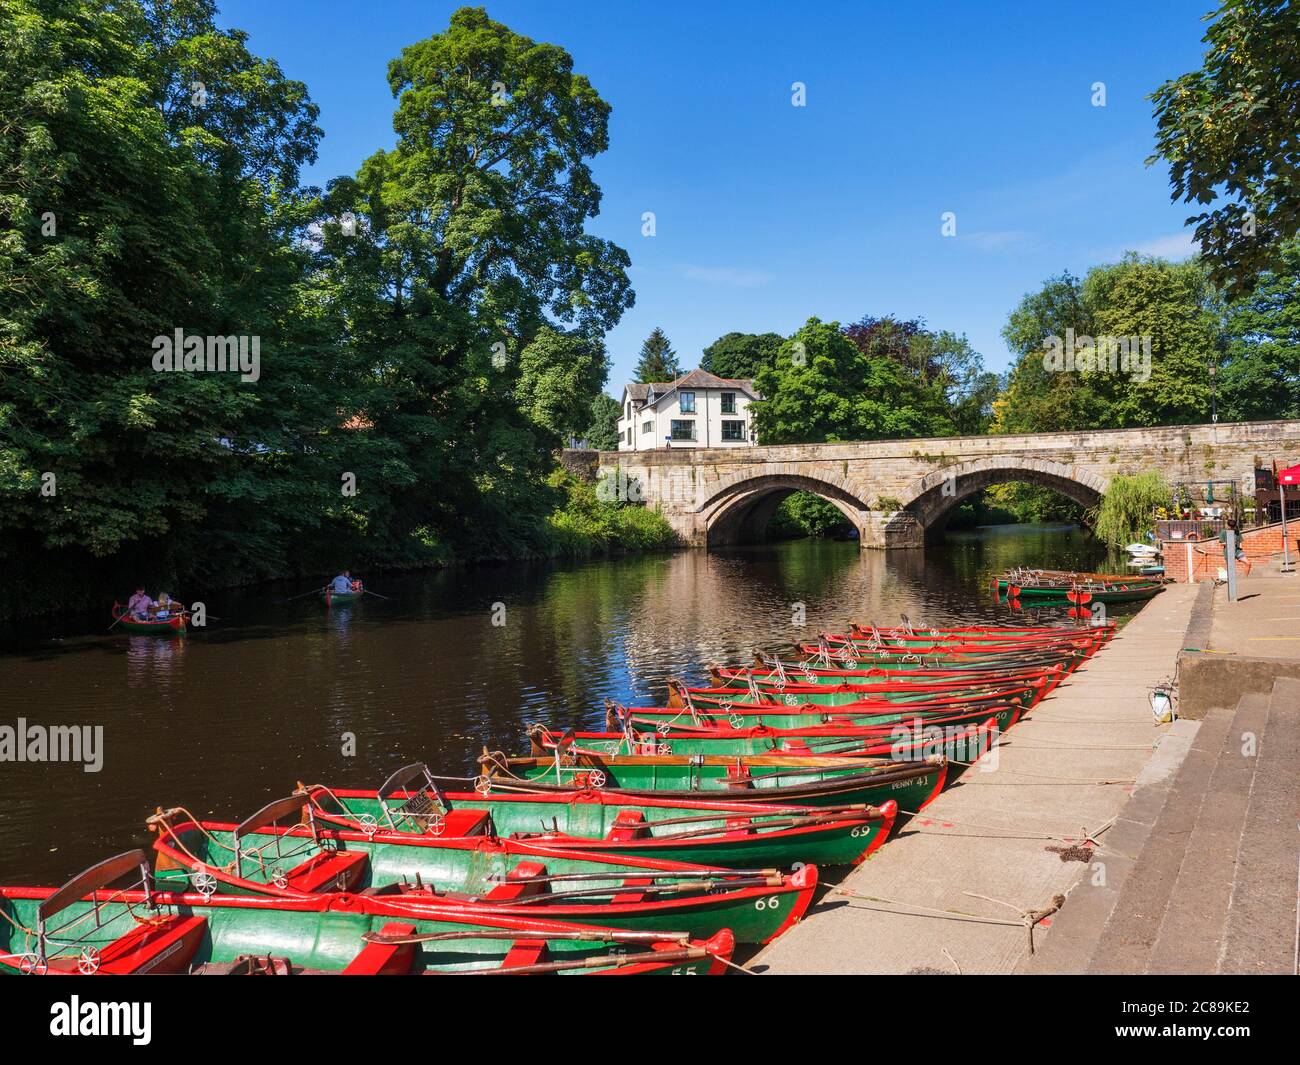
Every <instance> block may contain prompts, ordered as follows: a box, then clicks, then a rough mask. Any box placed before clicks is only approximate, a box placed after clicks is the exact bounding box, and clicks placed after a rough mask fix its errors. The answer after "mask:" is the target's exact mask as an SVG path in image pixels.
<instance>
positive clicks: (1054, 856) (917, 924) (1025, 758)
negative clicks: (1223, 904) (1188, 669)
mask: <svg viewBox="0 0 1300 1065" xmlns="http://www.w3.org/2000/svg"><path fill="white" fill-rule="evenodd" d="M1198 591H1199V589H1198V588H1196V587H1195V586H1192V585H1173V586H1170V587H1169V588H1167V589H1166V590H1165V591H1164V592H1163V593H1161V595H1159V596H1158V597H1157V598H1156V599H1155V600H1153V601H1152V602H1151V603H1150V604H1148V605H1147V606H1146V607H1145V608H1144V609H1143V610H1142V611H1141V613H1140V614H1138V616H1137V617H1136V618H1134V619H1133V620H1132V621H1131V622H1129V623H1128V625H1126V626H1125V627H1124V628H1123V629H1122V630H1121V632H1120V633H1119V634H1118V635H1116V637H1115V638H1114V640H1112V641H1111V643H1110V644H1109V645H1108V646H1107V647H1106V648H1105V649H1104V650H1102V651H1101V652H1099V653H1098V654H1097V655H1095V656H1094V657H1093V658H1092V659H1091V660H1090V661H1089V662H1088V663H1086V664H1085V665H1084V666H1083V667H1082V668H1081V669H1080V670H1079V671H1078V672H1077V673H1076V674H1074V675H1073V676H1072V677H1071V679H1070V681H1069V682H1068V683H1067V684H1065V685H1063V686H1062V687H1060V688H1058V689H1057V690H1056V691H1055V692H1053V693H1052V695H1050V696H1048V698H1047V699H1045V700H1044V701H1043V702H1042V703H1041V704H1040V705H1039V706H1038V707H1036V708H1035V709H1034V711H1033V713H1032V714H1030V715H1029V716H1028V717H1027V718H1026V719H1025V720H1023V721H1021V722H1019V723H1018V724H1017V725H1016V726H1015V728H1014V729H1013V730H1012V731H1011V732H1010V733H1009V734H1008V735H1007V737H1006V738H1005V739H1004V741H1003V742H1002V744H1000V745H999V747H998V748H997V749H996V752H994V754H993V755H992V756H986V759H984V760H981V762H980V763H978V764H977V765H976V766H974V767H972V768H971V769H970V770H968V771H967V772H966V773H965V774H964V775H963V776H962V778H961V779H960V780H959V781H958V782H957V783H956V784H955V785H954V786H953V787H951V788H949V789H948V790H946V791H945V792H944V793H943V794H942V795H940V796H939V797H938V798H937V799H936V800H935V801H934V802H933V803H932V804H931V805H930V806H928V807H927V808H926V810H925V812H924V815H923V816H921V817H918V818H915V819H914V820H912V821H911V822H910V823H908V824H906V825H904V826H903V828H902V830H901V832H900V833H899V835H898V836H896V837H895V838H893V839H891V840H890V842H889V844H888V845H887V846H886V847H884V848H882V849H881V851H880V852H879V853H878V854H877V855H875V856H874V857H873V858H872V859H871V860H870V861H868V862H866V863H865V864H864V865H862V866H861V867H859V868H858V869H856V870H854V871H853V872H852V873H851V874H850V875H849V876H847V877H846V878H845V879H844V880H842V881H841V882H840V884H839V885H838V887H837V888H834V889H832V890H831V891H830V892H829V893H828V894H827V895H826V896H825V897H824V898H823V899H822V900H821V901H820V903H819V904H818V905H817V906H815V907H814V908H813V910H812V911H811V913H810V915H809V916H808V917H807V918H805V919H804V921H803V922H801V923H800V924H799V925H798V926H797V927H796V928H794V929H793V930H792V931H790V932H789V933H787V934H786V935H785V936H783V937H782V938H781V939H780V940H778V941H777V942H776V943H774V944H772V945H771V946H770V947H768V948H766V949H765V950H764V951H762V952H761V953H760V954H759V955H758V956H756V958H755V959H754V960H753V962H752V963H751V968H753V969H755V970H756V971H760V972H768V973H773V974H798V973H874V974H883V973H889V974H897V975H902V974H908V973H954V974H956V973H962V974H970V973H1011V972H1014V971H1016V970H1017V968H1018V967H1020V966H1021V965H1022V963H1023V962H1024V961H1025V959H1026V958H1027V957H1029V954H1030V948H1029V936H1028V933H1027V931H1026V927H1025V925H1024V921H1023V917H1024V915H1025V914H1029V913H1032V912H1033V911H1042V910H1048V909H1051V908H1053V907H1054V906H1055V905H1056V899H1057V898H1058V896H1066V897H1067V898H1069V897H1070V896H1071V894H1072V892H1073V891H1074V889H1075V888H1076V887H1077V886H1078V885H1079V884H1080V883H1081V882H1082V881H1083V880H1084V879H1085V878H1087V877H1092V876H1095V875H1096V870H1095V866H1096V864H1097V863H1096V859H1097V858H1098V857H1099V856H1103V855H1107V854H1108V853H1109V847H1110V841H1111V839H1112V838H1113V837H1112V835H1111V833H1112V832H1113V829H1109V828H1108V826H1110V825H1113V824H1114V823H1115V822H1116V819H1117V818H1118V817H1119V816H1120V814H1121V811H1122V810H1123V809H1124V807H1125V804H1126V803H1127V802H1128V800H1129V798H1130V797H1131V796H1132V795H1133V794H1134V792H1135V790H1136V789H1137V788H1138V786H1139V783H1142V784H1145V783H1146V780H1147V777H1146V776H1144V770H1146V768H1147V767H1148V765H1150V764H1152V763H1153V762H1154V759H1153V754H1154V753H1155V752H1157V751H1158V750H1159V748H1158V747H1157V746H1156V744H1158V743H1161V741H1162V740H1166V739H1168V740H1171V742H1172V743H1173V744H1174V745H1175V746H1176V745H1177V744H1179V743H1181V742H1183V741H1182V740H1181V738H1179V739H1173V738H1172V737H1170V736H1169V735H1168V734H1169V733H1171V732H1173V731H1174V729H1176V728H1177V726H1155V725H1153V723H1152V714H1151V708H1150V705H1149V702H1148V692H1149V690H1150V689H1151V688H1154V687H1155V686H1157V685H1159V684H1162V683H1166V682H1168V681H1169V680H1171V679H1172V677H1173V673H1174V669H1175V665H1176V663H1177V657H1178V652H1179V650H1180V649H1181V648H1182V647H1183V645H1184V639H1185V636H1186V633H1187V630H1188V626H1189V624H1190V623H1191V620H1192V618H1193V616H1194V613H1195V604H1196V599H1197V595H1198ZM1180 731H1181V730H1180ZM1173 749H1174V748H1169V749H1166V754H1170V753H1171V752H1172V750H1173ZM1159 771H1160V769H1159V763H1156V764H1155V766H1154V767H1153V768H1152V769H1150V770H1148V771H1147V773H1148V775H1149V774H1150V773H1154V772H1159ZM1088 836H1091V837H1092V838H1093V839H1094V840H1095V841H1096V847H1095V848H1094V847H1092V846H1087V845H1084V844H1085V839H1086V837H1088ZM1076 859H1082V860H1076ZM1069 905H1070V904H1069V903H1068V902H1067V903H1066V906H1067V909H1068V907H1069ZM1051 920H1052V918H1050V917H1049V918H1046V919H1044V920H1043V921H1041V922H1039V923H1038V925H1037V929H1036V931H1035V936H1036V937H1037V941H1038V942H1039V943H1041V942H1042V941H1043V939H1044V933H1046V938H1047V940H1048V941H1049V942H1050V937H1051V932H1050V925H1051Z"/></svg>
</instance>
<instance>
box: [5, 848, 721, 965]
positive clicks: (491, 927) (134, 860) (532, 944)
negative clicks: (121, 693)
mask: <svg viewBox="0 0 1300 1065" xmlns="http://www.w3.org/2000/svg"><path fill="white" fill-rule="evenodd" d="M131 874H138V875H139V878H140V879H139V881H138V884H137V885H136V886H135V887H133V888H127V889H115V890H109V887H110V885H112V884H113V883H115V882H116V881H118V880H121V879H124V878H125V877H126V876H128V875H131ZM149 875H150V874H149V865H148V859H147V857H146V855H145V852H144V851H142V850H135V851H128V852H126V853H125V854H119V855H118V856H117V857H115V858H110V859H108V860H107V861H104V862H100V863H99V864H97V865H94V866H92V867H91V868H90V869H87V870H86V871H85V872H83V873H80V874H79V875H78V876H76V877H73V879H72V880H70V881H68V883H67V884H65V885H64V886H63V887H61V888H48V887H45V888H40V887H36V888H32V887H0V914H2V915H3V916H4V917H5V918H7V919H6V920H3V921H0V973H8V974H13V973H34V974H37V975H50V976H60V975H73V974H81V975H87V976H89V975H100V976H118V975H126V976H134V975H143V974H151V975H160V974H181V973H186V972H191V973H196V974H222V975H282V974H283V975H288V974H315V973H341V974H343V975H347V976H376V975H380V976H391V975H398V974H407V973H418V974H447V975H452V974H461V975H473V974H477V975H490V974H493V973H503V974H510V975H530V974H534V973H558V974H565V975H588V974H589V975H601V974H620V975H622V974H626V975H635V974H649V973H656V974H669V973H672V974H690V975H695V974H700V975H703V974H715V975H716V974H720V973H722V972H723V971H724V970H725V966H726V965H727V963H728V962H729V961H730V958H731V954H732V950H733V948H734V943H735V940H734V938H733V937H732V935H731V933H730V932H728V931H726V930H723V931H720V932H718V933H717V934H716V935H714V936H712V937H710V938H708V939H706V940H699V939H691V938H690V937H688V936H686V935H684V934H680V933H672V932H665V933H650V934H647V933H637V932H628V931H622V930H614V929H604V928H593V927H586V926H582V925H575V924H570V923H566V922H561V921H549V920H542V919H539V918H537V917H534V916H532V915H531V914H524V915H518V914H511V915H505V916H494V915H485V914H475V913H471V912H469V911H468V910H465V909H463V908H462V909H460V910H450V909H449V910H443V911H437V912H434V911H429V912H428V913H424V914H421V915H412V914H410V913H407V912H405V911H404V910H402V909H401V908H400V907H395V906H393V904H392V903H390V902H389V901H387V900H385V899H378V898H375V899H367V898H361V897H358V896H355V895H315V896H308V897H304V898H296V899H266V898H255V897H252V896H227V895H211V894H203V893H199V892H190V893H175V892H167V891H155V890H153V889H152V888H151V887H150V884H149Z"/></svg>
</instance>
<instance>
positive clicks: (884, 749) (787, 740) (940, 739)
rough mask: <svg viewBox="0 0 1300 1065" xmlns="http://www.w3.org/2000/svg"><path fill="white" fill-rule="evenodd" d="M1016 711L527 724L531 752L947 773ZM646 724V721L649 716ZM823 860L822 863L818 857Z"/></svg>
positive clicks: (984, 747) (981, 748) (982, 749)
mask: <svg viewBox="0 0 1300 1065" xmlns="http://www.w3.org/2000/svg"><path fill="white" fill-rule="evenodd" d="M1019 717H1020V707H1018V706H1003V707H998V708H996V709H995V710H994V711H993V712H991V713H990V712H989V711H980V712H979V713H970V714H954V715H953V716H951V717H947V718H944V717H935V718H913V719H911V720H902V721H899V722H897V723H895V724H892V725H886V726H874V727H855V726H838V725H830V726H809V727H804V728H783V729H771V728H767V727H765V726H755V727H752V728H738V729H737V728H722V727H716V726H715V727H692V726H689V725H683V726H678V727H676V728H672V729H670V730H668V731H666V732H660V731H659V730H658V729H657V728H653V729H652V731H648V732H640V731H638V730H637V728H636V726H637V724H638V722H637V719H636V718H635V716H634V715H632V714H630V713H629V714H628V716H627V718H626V719H625V722H626V724H625V728H624V731H622V732H576V733H575V732H573V731H572V730H570V731H568V732H565V733H563V734H561V733H559V732H554V731H551V730H548V729H546V728H544V727H542V726H540V725H538V726H534V728H533V729H532V730H531V731H530V732H529V738H530V740H531V741H532V745H533V754H534V755H535V756H544V755H546V754H551V755H554V753H555V751H557V750H559V751H562V752H565V753H568V754H570V755H572V754H577V753H584V754H596V755H617V754H628V755H660V754H685V755H725V756H734V755H743V756H751V755H783V754H784V755H799V756H809V757H815V758H836V759H843V758H862V759H874V760H878V761H879V760H886V759H887V760H889V761H894V762H917V761H920V760H922V759H925V758H928V757H935V756H937V757H942V758H945V759H947V761H948V764H949V768H948V781H949V782H951V781H952V780H953V779H955V778H956V777H957V776H958V775H959V774H960V772H961V771H962V769H963V768H964V767H965V766H966V765H968V764H969V763H971V762H974V761H976V760H978V759H979V758H980V757H982V756H983V755H984V754H985V753H986V752H987V751H988V750H989V748H990V747H991V746H992V745H993V744H994V743H996V742H997V739H998V737H999V736H1000V735H1001V734H1002V733H1003V732H1005V731H1006V730H1007V729H1009V728H1010V727H1011V726H1012V725H1013V724H1015V722H1016V721H1017V720H1019ZM650 724H652V723H650ZM821 864H825V863H821Z"/></svg>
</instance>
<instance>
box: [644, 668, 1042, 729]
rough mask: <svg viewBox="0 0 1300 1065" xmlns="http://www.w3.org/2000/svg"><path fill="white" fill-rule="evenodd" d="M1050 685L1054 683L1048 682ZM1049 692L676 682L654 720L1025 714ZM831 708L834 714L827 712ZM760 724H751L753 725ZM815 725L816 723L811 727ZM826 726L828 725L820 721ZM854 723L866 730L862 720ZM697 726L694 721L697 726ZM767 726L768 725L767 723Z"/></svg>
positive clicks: (1038, 684) (1028, 685)
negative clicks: (979, 711) (1017, 710)
mask: <svg viewBox="0 0 1300 1065" xmlns="http://www.w3.org/2000/svg"><path fill="white" fill-rule="evenodd" d="M1053 683H1054V682H1053ZM1050 690H1051V688H1050V687H1049V686H1048V681H1047V679H1045V678H1040V679H1036V680H1025V681H1008V682H995V683H987V684H974V685H970V686H961V687H953V688H948V687H946V686H942V685H939V686H936V685H933V684H920V685H906V684H899V683H894V684H887V685H876V684H848V683H846V684H837V685H833V686H832V685H827V684H787V685H786V686H785V687H784V688H781V689H777V688H770V689H765V688H762V687H759V688H757V689H756V690H755V689H752V688H731V687H709V688H703V687H701V688H692V687H687V686H686V685H684V684H682V683H681V681H676V680H674V681H670V683H669V693H668V706H667V707H665V708H663V710H662V712H660V713H656V712H655V708H646V712H648V713H650V714H652V715H653V716H659V717H665V718H678V719H681V718H684V717H687V716H689V715H691V714H692V713H697V714H703V715H708V714H713V715H715V716H716V715H726V716H730V717H731V718H732V724H734V725H736V726H737V727H739V724H740V723H739V722H738V721H736V720H735V718H736V716H737V715H740V716H745V715H748V714H751V713H757V714H762V713H765V712H768V713H772V712H774V713H778V714H796V715H798V714H805V715H806V714H832V715H833V716H835V717H837V718H839V719H841V722H843V721H844V719H846V718H849V717H855V716H861V717H865V718H871V717H879V718H880V719H881V720H889V719H891V718H892V717H897V716H899V715H912V716H915V715H920V716H922V717H924V716H927V715H929V714H934V713H939V714H945V715H946V714H953V713H957V712H960V711H962V710H974V709H976V708H978V707H981V706H984V707H987V706H993V705H1000V704H1004V703H1014V704H1018V705H1020V706H1022V707H1023V708H1024V709H1026V710H1029V709H1031V708H1033V707H1034V706H1036V705H1037V704H1038V703H1039V702H1041V701H1042V699H1043V697H1044V695H1046V693H1047V692H1048V691H1050ZM830 708H833V709H830ZM758 723H759V722H753V724H758ZM814 723H816V722H814ZM825 723H827V724H829V722H825ZM855 723H856V724H862V725H869V724H872V723H873V722H872V721H870V720H863V721H858V722H855ZM697 724H698V722H697ZM767 724H773V722H771V721H769V722H767Z"/></svg>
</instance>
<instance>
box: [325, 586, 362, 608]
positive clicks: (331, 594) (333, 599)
mask: <svg viewBox="0 0 1300 1065" xmlns="http://www.w3.org/2000/svg"><path fill="white" fill-rule="evenodd" d="M365 594H366V593H365V592H364V591H360V590H358V591H355V592H336V591H335V590H334V589H333V588H331V587H330V586H329V585H328V584H327V585H326V586H325V587H324V588H322V589H321V593H320V597H321V598H322V599H323V600H325V605H326V606H342V605H343V604H344V603H355V602H356V601H357V600H358V599H360V598H361V597H362V596H363V595H365Z"/></svg>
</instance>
